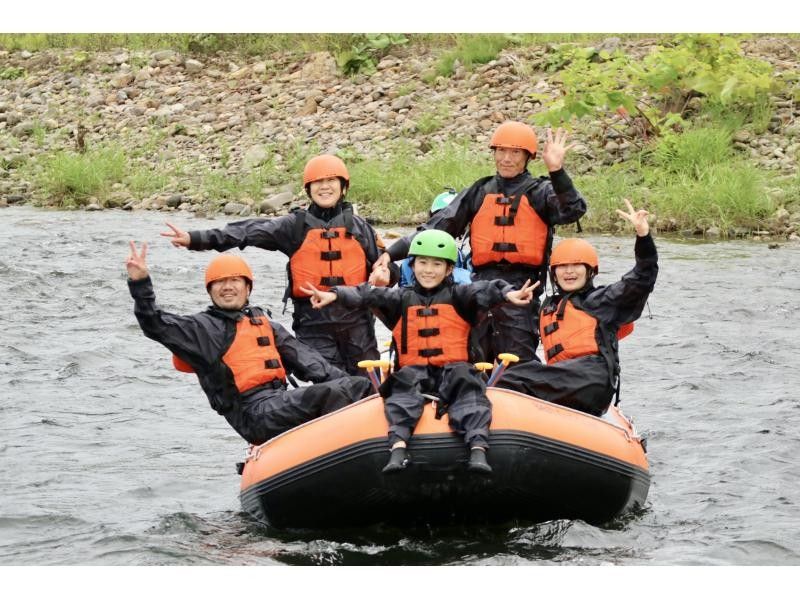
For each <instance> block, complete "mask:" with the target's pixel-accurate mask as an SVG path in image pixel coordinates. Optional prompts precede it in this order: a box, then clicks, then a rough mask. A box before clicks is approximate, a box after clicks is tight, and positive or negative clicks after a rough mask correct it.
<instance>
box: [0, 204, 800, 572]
mask: <svg viewBox="0 0 800 598" xmlns="http://www.w3.org/2000/svg"><path fill="white" fill-rule="evenodd" d="M169 218H170V219H171V221H173V222H175V223H176V224H177V225H178V226H181V227H183V228H185V229H192V228H208V227H217V226H222V225H223V224H224V223H225V219H223V218H218V219H216V220H208V219H197V218H194V217H192V216H190V215H186V214H178V213H176V214H172V215H170V216H169ZM164 220H165V215H164V214H163V213H154V212H136V213H127V212H119V211H104V212H96V213H85V212H53V211H42V210H37V209H34V208H28V207H12V208H7V209H4V210H0V298H1V300H0V324H2V328H1V330H2V331H1V332H0V339H1V342H0V430H1V431H2V436H1V437H0V497H2V504H1V505H0V564H2V565H9V564H15V565H42V564H48V565H128V564H134V565H212V564H225V565H251V564H255V565H273V564H291V565H295V564H300V565H314V564H341V565H402V564H415V565H422V564H426V565H427V564H433V565H444V564H448V565H453V564H455V565H464V564H476V565H526V564H567V565H576V564H581V565H603V564H618V565H751V564H755V565H798V564H800V462H799V461H798V458H797V454H798V450H800V438H798V436H800V434H799V433H798V429H800V402H798V399H797V395H796V393H797V388H798V387H800V367H798V366H800V338H799V337H798V330H800V292H799V291H800V268H798V265H800V246H798V245H792V244H788V243H786V244H781V246H780V247H777V248H769V247H768V246H767V244H764V243H757V242H744V241H741V242H740V241H736V242H727V243H701V242H687V241H678V240H665V239H658V240H657V243H658V247H659V253H660V258H661V262H660V263H661V271H660V275H659V279H658V283H657V285H656V290H655V292H654V294H653V295H652V296H651V299H650V303H649V310H646V312H645V315H644V316H643V318H642V319H641V320H640V321H639V322H638V323H637V329H636V332H635V333H634V334H633V335H631V336H630V337H628V338H627V339H626V340H625V341H624V342H623V343H622V349H621V352H622V363H623V386H622V393H623V394H622V397H623V398H622V407H623V410H624V411H625V412H626V413H627V414H628V415H629V416H632V417H633V418H634V420H635V423H636V425H637V428H638V430H639V431H640V432H641V433H643V434H644V435H646V436H647V437H648V449H649V454H648V456H649V459H650V463H651V471H652V475H653V481H652V486H651V489H650V495H649V498H648V502H647V505H646V508H645V509H644V510H643V511H642V512H640V513H637V514H635V515H630V516H626V517H624V518H621V519H620V520H617V521H613V522H611V523H609V524H607V525H604V526H601V527H594V526H591V525H588V524H586V523H583V522H581V521H553V522H548V523H544V524H541V525H536V526H532V527H514V526H500V527H495V528H489V529H486V528H482V529H424V530H414V531H412V532H408V531H402V530H396V529H391V528H384V527H376V528H370V529H366V530H342V531H337V532H317V533H314V532H303V533H293V532H276V531H273V530H269V529H265V528H263V527H262V526H260V525H259V524H257V523H255V522H253V521H252V520H250V519H249V518H248V517H247V516H246V515H244V514H243V513H242V512H241V511H240V506H239V500H238V490H239V476H238V475H237V474H236V472H235V468H234V463H235V462H236V461H240V460H241V459H242V456H243V454H244V449H245V443H244V441H242V440H240V439H239V438H238V436H237V435H236V434H235V433H234V432H233V431H232V430H231V429H230V428H229V427H228V426H227V424H226V423H225V421H224V420H223V419H222V418H221V417H219V416H217V415H216V414H215V413H214V412H213V411H212V410H211V409H210V407H209V406H208V403H207V401H206V399H205V397H204V395H203V394H202V393H201V391H200V388H199V386H198V385H197V383H196V381H195V379H194V377H193V376H187V375H182V374H178V373H177V372H175V371H174V370H172V368H171V365H170V359H169V355H168V353H167V352H166V350H165V349H163V348H162V347H160V346H159V345H157V344H156V343H154V342H152V341H150V340H148V339H146V338H145V337H144V336H143V335H142V334H141V332H140V330H139V328H138V326H137V324H136V321H135V319H134V317H133V311H132V300H131V298H130V296H129V294H128V290H127V285H126V275H125V271H124V265H123V262H124V259H125V257H126V255H127V252H128V240H129V239H136V240H146V241H148V242H150V245H151V247H150V252H149V256H148V257H149V263H150V265H151V272H152V275H153V279H154V282H155V286H156V292H157V296H158V297H159V301H160V303H161V305H162V306H164V308H165V309H168V310H170V311H175V312H180V313H189V312H194V311H199V310H200V309H203V308H204V307H205V305H206V303H207V297H206V295H205V292H204V289H203V284H202V276H203V269H204V267H205V264H206V263H207V261H208V260H209V259H210V258H211V257H212V256H211V255H209V254H207V253H201V252H187V251H184V250H178V249H175V248H173V247H172V246H171V245H170V244H169V243H168V241H167V240H166V239H164V238H161V237H159V236H158V233H159V231H161V230H164V226H163V222H164ZM589 240H590V241H591V242H593V243H594V244H596V246H597V247H598V250H599V253H600V256H601V273H600V279H599V280H600V282H601V283H603V282H611V281H613V280H616V279H617V278H618V277H619V276H620V275H621V274H622V273H624V272H625V271H627V270H628V269H629V268H630V267H631V265H632V247H633V241H632V235H631V238H612V237H595V238H590V239H589ZM245 256H246V258H247V259H248V260H249V261H250V262H251V264H252V266H253V269H254V271H255V272H256V276H257V280H256V283H255V289H254V294H253V302H254V303H256V304H259V305H262V306H268V307H271V308H272V309H273V312H274V316H275V318H276V319H277V320H279V321H281V322H282V323H284V324H286V325H287V326H289V324H290V318H289V314H288V313H287V314H285V315H282V314H281V313H280V298H281V295H282V293H283V286H284V265H285V258H284V257H283V256H281V255H279V254H275V253H271V252H265V251H261V250H257V249H252V248H251V249H248V250H246V251H245ZM378 327H379V329H380V330H379V332H380V335H381V336H382V338H388V334H387V333H386V331H385V330H384V329H383V328H382V326H381V325H380V324H378Z"/></svg>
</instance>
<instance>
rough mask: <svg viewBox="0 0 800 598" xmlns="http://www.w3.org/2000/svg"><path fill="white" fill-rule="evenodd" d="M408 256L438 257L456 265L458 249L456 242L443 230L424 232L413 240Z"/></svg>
mask: <svg viewBox="0 0 800 598" xmlns="http://www.w3.org/2000/svg"><path fill="white" fill-rule="evenodd" d="M408 255H422V256H425V257H438V258H439V259H443V260H447V261H450V262H453V263H454V264H455V263H456V259H457V257H458V249H456V240H455V239H454V238H453V237H452V236H451V235H450V234H449V233H446V232H444V231H443V230H435V229H430V230H424V231H422V232H421V233H419V234H417V235H416V236H415V237H414V238H413V239H412V240H411V248H410V249H409V250H408Z"/></svg>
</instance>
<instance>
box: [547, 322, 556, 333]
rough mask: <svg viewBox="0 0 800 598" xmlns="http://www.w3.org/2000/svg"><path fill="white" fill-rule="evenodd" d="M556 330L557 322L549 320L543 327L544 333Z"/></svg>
mask: <svg viewBox="0 0 800 598" xmlns="http://www.w3.org/2000/svg"><path fill="white" fill-rule="evenodd" d="M556 330H558V322H551V323H550V324H548V325H547V326H545V327H544V333H545V334H553V333H554V332H555V331H556Z"/></svg>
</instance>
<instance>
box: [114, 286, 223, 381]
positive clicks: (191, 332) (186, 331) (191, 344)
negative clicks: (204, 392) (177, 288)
mask: <svg viewBox="0 0 800 598" xmlns="http://www.w3.org/2000/svg"><path fill="white" fill-rule="evenodd" d="M128 289H129V290H130V293H131V297H133V300H134V307H133V313H134V315H135V316H136V320H137V321H138V322H139V326H140V327H141V329H142V332H144V335H145V336H146V337H147V338H149V339H152V340H154V341H156V342H158V343H161V344H162V345H164V346H165V347H166V348H167V349H169V350H170V351H171V352H172V353H174V354H175V355H177V356H178V357H180V358H181V359H182V360H184V361H185V362H186V363H188V364H189V365H191V366H192V367H193V368H195V370H198V369H200V368H205V367H208V366H209V365H210V364H211V363H213V362H214V361H215V360H216V359H217V357H218V356H219V354H220V348H221V346H222V344H223V342H224V339H223V338H222V337H223V336H224V329H223V328H222V327H220V329H219V330H216V331H211V330H210V329H209V328H208V327H209V325H210V322H209V321H208V320H207V319H203V318H201V317H200V315H190V316H179V315H175V314H172V313H169V312H166V311H164V310H162V309H161V308H159V307H158V305H156V296H155V291H154V289H153V283H152V281H151V279H150V278H149V277H148V278H144V279H141V280H130V279H128ZM215 336H216V337H219V338H218V339H217V340H216V342H215V341H214V337H215Z"/></svg>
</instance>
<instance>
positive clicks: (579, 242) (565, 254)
mask: <svg viewBox="0 0 800 598" xmlns="http://www.w3.org/2000/svg"><path fill="white" fill-rule="evenodd" d="M565 264H586V265H588V266H589V267H590V268H591V269H592V271H593V272H594V273H595V274H597V271H598V268H599V265H600V262H599V261H598V259H597V251H595V249H594V247H592V246H591V245H590V244H589V243H588V242H586V241H584V240H583V239H564V240H563V241H561V242H560V243H559V244H558V245H556V246H555V248H554V249H553V253H552V254H551V255H550V270H551V271H552V270H553V268H555V267H556V266H563V265H565Z"/></svg>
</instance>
